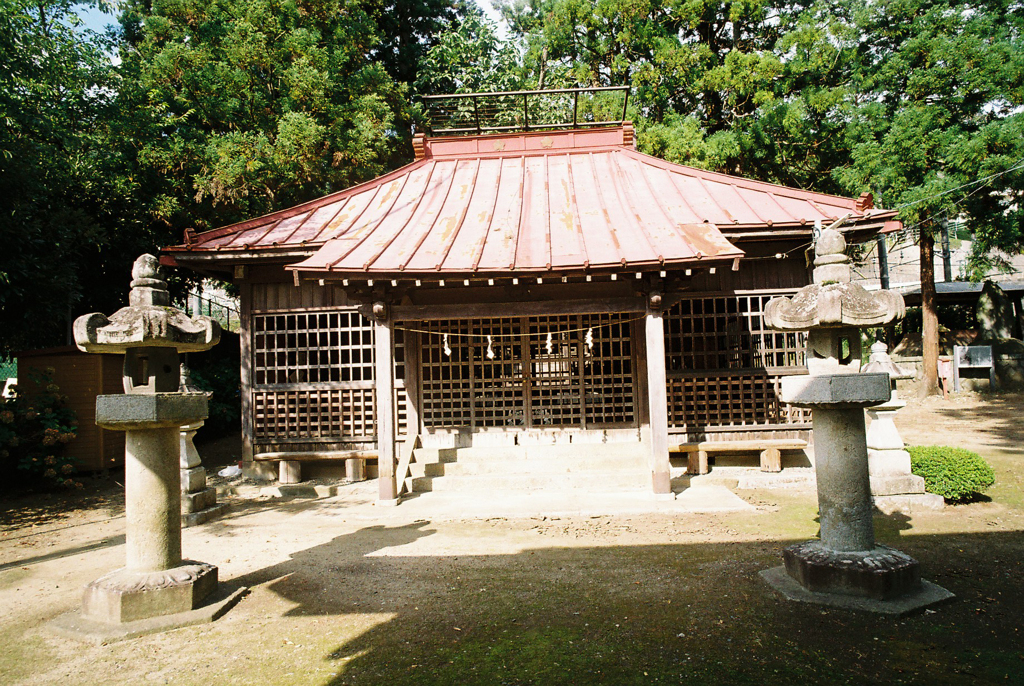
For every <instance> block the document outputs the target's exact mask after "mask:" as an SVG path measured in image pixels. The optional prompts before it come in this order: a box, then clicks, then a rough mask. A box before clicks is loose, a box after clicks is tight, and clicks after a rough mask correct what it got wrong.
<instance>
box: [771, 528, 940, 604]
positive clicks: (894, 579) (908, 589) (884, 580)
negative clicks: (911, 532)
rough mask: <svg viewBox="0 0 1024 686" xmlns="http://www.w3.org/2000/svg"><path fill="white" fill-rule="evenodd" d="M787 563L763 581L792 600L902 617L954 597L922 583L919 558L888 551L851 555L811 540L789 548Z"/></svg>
mask: <svg viewBox="0 0 1024 686" xmlns="http://www.w3.org/2000/svg"><path fill="white" fill-rule="evenodd" d="M783 559H784V560H785V565H784V566H781V567H776V568H773V569H769V570H765V571H763V572H761V576H762V577H763V578H764V579H765V581H767V582H768V583H769V584H770V585H771V586H772V587H773V588H775V590H777V591H779V592H780V593H782V594H783V595H784V596H786V597H787V598H789V599H790V600H797V601H802V602H809V603H816V604H820V605H830V606H832V607H842V608H847V609H853V610H866V611H869V612H880V613H884V614H896V615H903V614H908V613H911V612H914V611H917V610H921V609H923V608H925V607H928V606H930V605H934V604H937V603H940V602H944V601H946V600H949V599H951V598H953V597H954V596H953V594H952V593H950V592H949V591H947V590H946V589H944V588H941V587H940V586H936V585H935V584H932V583H929V582H927V581H924V580H922V579H921V575H920V569H919V565H918V563H917V561H916V560H915V559H914V558H912V557H910V556H909V555H907V554H906V553H903V552H901V551H899V550H895V549H894V548H889V547H887V546H882V545H876V546H875V547H874V549H872V550H868V551H861V552H850V551H836V550H832V549H830V548H827V547H825V546H824V545H822V544H821V542H820V541H807V542H805V543H798V544H796V545H793V546H790V547H788V548H786V549H785V550H784V551H783Z"/></svg>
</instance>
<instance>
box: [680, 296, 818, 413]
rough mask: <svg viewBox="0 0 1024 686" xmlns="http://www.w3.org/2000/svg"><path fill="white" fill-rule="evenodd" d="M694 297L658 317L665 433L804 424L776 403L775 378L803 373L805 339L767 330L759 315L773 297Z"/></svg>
mask: <svg viewBox="0 0 1024 686" xmlns="http://www.w3.org/2000/svg"><path fill="white" fill-rule="evenodd" d="M791 293H792V291H785V292H778V293H766V292H764V291H760V292H756V293H719V294H701V295H694V296H692V297H689V298H686V299H684V300H682V301H681V302H679V303H677V304H676V305H675V306H673V307H672V308H671V310H669V312H668V313H666V315H665V364H666V372H667V381H668V415H669V426H670V427H672V429H674V430H677V431H693V430H704V429H707V428H723V427H732V428H740V427H758V428H772V427H779V428H785V427H789V426H793V425H803V424H807V423H808V422H809V421H810V415H809V413H808V412H807V411H806V410H801V409H800V408H796V407H792V406H788V405H784V404H782V403H781V402H780V401H779V396H778V391H779V382H780V379H781V378H782V377H783V376H786V375H790V374H799V373H803V372H804V371H805V369H804V366H803V365H804V346H805V336H804V335H803V334H797V333H783V332H778V331H771V330H768V329H767V328H766V327H765V326H764V318H763V313H764V308H765V305H767V303H768V301H769V300H771V299H772V298H773V297H775V296H777V295H787V294H791Z"/></svg>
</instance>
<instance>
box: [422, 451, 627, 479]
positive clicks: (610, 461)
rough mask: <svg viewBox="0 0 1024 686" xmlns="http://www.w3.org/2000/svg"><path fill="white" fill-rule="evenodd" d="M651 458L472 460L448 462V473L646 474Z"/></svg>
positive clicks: (445, 469) (575, 457) (528, 474)
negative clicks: (638, 472)
mask: <svg viewBox="0 0 1024 686" xmlns="http://www.w3.org/2000/svg"><path fill="white" fill-rule="evenodd" d="M646 465H647V460H646V459H644V458H643V457H641V456H634V455H631V456H616V457H589V456H587V455H578V456H572V457H549V458H543V459H541V458H533V459H526V460H519V461H497V460H493V461H492V460H471V461H463V460H462V459H461V458H460V459H459V460H458V461H457V462H450V463H446V464H444V465H441V466H442V467H443V469H442V473H443V474H444V475H445V476H449V475H450V476H455V475H460V474H464V475H473V474H480V475H484V474H496V475H510V476H511V475H514V474H515V475H523V476H530V475H540V474H585V473H589V472H615V471H623V472H635V471H640V472H641V473H643V472H644V471H645V467H646Z"/></svg>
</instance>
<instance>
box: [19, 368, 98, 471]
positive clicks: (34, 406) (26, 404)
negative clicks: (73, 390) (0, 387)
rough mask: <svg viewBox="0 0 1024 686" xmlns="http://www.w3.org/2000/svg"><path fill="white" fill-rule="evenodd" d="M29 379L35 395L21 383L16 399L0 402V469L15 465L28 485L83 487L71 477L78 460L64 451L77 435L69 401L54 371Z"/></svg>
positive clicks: (30, 374) (50, 369)
mask: <svg viewBox="0 0 1024 686" xmlns="http://www.w3.org/2000/svg"><path fill="white" fill-rule="evenodd" d="M28 376H29V379H28V381H31V382H32V384H34V385H35V387H36V388H35V392H34V393H26V392H25V387H28V388H31V386H30V385H29V384H19V386H16V387H15V392H14V395H13V397H10V398H4V399H3V400H2V401H0V467H2V468H4V469H8V468H9V467H11V466H13V467H14V468H15V469H16V470H18V471H19V472H20V473H21V474H22V476H24V477H26V479H27V480H28V481H29V482H32V481H38V480H43V481H46V482H49V483H51V484H57V485H60V486H74V487H78V488H81V487H82V484H81V483H80V482H78V481H75V479H73V478H72V474H74V472H75V459H74V458H73V457H70V456H69V455H67V454H66V453H65V451H64V446H65V445H66V444H67V443H69V442H71V441H72V440H74V439H75V436H76V435H77V433H78V425H77V422H76V421H75V413H74V411H73V410H71V409H69V408H68V407H67V400H68V398H67V396H66V395H63V394H61V392H60V388H58V386H57V384H55V383H53V369H52V368H47V370H46V371H44V372H38V373H36V372H31V373H29V375H28Z"/></svg>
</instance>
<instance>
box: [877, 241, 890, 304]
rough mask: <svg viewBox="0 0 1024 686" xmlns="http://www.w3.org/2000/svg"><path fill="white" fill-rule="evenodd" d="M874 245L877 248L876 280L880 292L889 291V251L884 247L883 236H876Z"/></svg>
mask: <svg viewBox="0 0 1024 686" xmlns="http://www.w3.org/2000/svg"><path fill="white" fill-rule="evenodd" d="M875 245H877V246H878V279H879V281H880V282H881V285H882V290H889V249H888V248H887V247H886V245H885V236H883V235H882V234H878V236H876V237H875Z"/></svg>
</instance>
